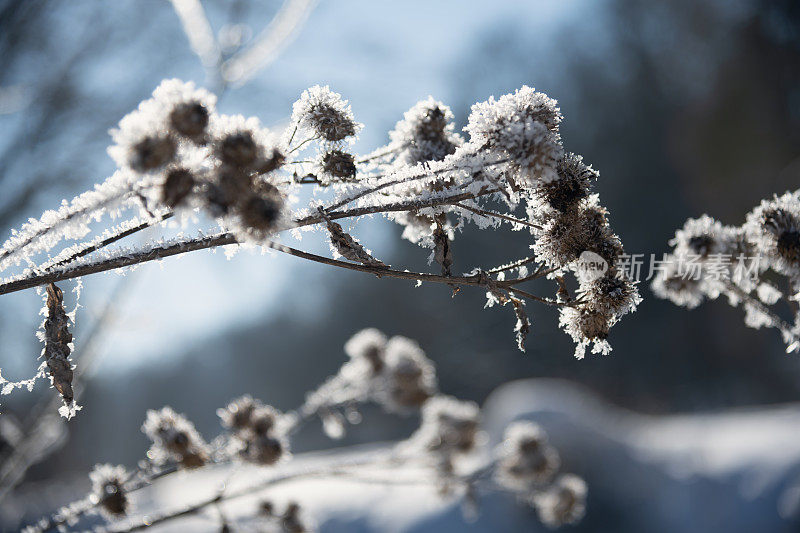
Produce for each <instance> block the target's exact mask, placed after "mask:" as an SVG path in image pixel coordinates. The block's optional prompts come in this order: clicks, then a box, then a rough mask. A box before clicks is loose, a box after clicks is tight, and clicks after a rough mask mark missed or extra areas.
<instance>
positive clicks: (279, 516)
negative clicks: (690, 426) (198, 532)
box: [27, 329, 586, 533]
mask: <svg viewBox="0 0 800 533" xmlns="http://www.w3.org/2000/svg"><path fill="white" fill-rule="evenodd" d="M345 351H346V353H347V355H348V356H349V359H348V360H347V361H346V362H345V363H344V364H343V366H342V368H341V369H340V371H339V372H338V373H337V374H336V376H334V377H332V378H331V379H329V380H328V381H326V382H325V383H324V384H323V385H322V386H321V387H320V388H319V389H318V390H317V391H315V392H313V393H311V394H309V395H308V398H307V400H306V402H305V404H304V405H302V406H300V407H299V408H297V409H296V410H293V411H291V412H288V413H281V412H280V411H278V410H277V409H275V408H273V407H271V406H268V405H265V404H263V403H262V402H260V401H259V400H256V399H254V398H252V397H251V396H243V397H241V398H238V399H235V400H233V401H231V402H230V403H229V404H228V405H227V406H225V407H223V408H220V409H219V410H218V411H217V414H218V415H219V418H220V421H221V424H222V427H223V428H224V431H223V432H222V433H221V434H220V435H219V436H218V437H216V438H215V439H213V440H212V441H210V443H209V444H206V443H205V441H204V440H203V438H202V437H201V436H200V435H199V434H198V433H197V431H196V430H195V428H194V425H193V424H192V423H191V422H190V421H189V420H187V419H186V418H185V417H184V416H182V415H179V414H177V413H176V412H175V411H174V410H173V409H171V408H170V407H164V408H163V409H160V410H157V411H156V410H152V411H148V412H147V415H146V420H145V423H144V425H143V427H142V431H144V432H145V433H146V434H147V436H148V437H149V438H150V439H151V440H153V447H152V448H151V449H150V451H148V452H147V453H146V455H145V458H144V459H143V460H142V461H140V462H139V464H138V465H137V467H136V468H135V469H133V470H131V471H126V469H125V467H123V466H111V465H98V466H97V467H95V469H94V470H93V471H92V473H91V474H90V479H91V482H92V488H91V492H90V494H89V495H87V496H86V497H85V498H83V499H81V500H78V501H76V502H74V503H72V504H70V505H68V506H66V507H64V508H62V509H60V510H59V511H58V512H56V513H55V514H53V515H52V516H49V517H45V518H43V519H41V520H40V521H38V522H37V523H35V524H33V525H31V526H29V527H28V528H27V531H28V532H35V531H46V530H48V529H51V528H61V529H63V528H65V527H67V526H77V525H78V524H80V521H81V519H82V517H84V516H85V515H90V514H100V515H101V518H102V519H104V520H105V522H106V523H105V525H104V527H105V528H106V529H108V530H112V531H120V532H121V531H138V530H141V529H146V528H148V527H151V526H158V525H162V524H165V523H168V522H177V521H179V520H181V519H182V518H185V517H187V516H191V515H197V516H208V517H209V518H210V519H211V520H215V519H217V520H219V522H220V524H219V525H220V529H221V530H224V531H231V530H239V527H240V526H241V527H242V528H245V526H247V527H251V526H252V530H258V531H262V530H267V531H283V532H287V533H301V532H305V531H312V530H313V517H308V516H305V515H306V514H307V513H305V512H304V510H303V507H302V501H299V502H295V501H291V500H290V501H288V502H281V503H276V501H275V500H274V499H273V497H272V495H270V489H271V488H273V487H275V486H277V485H279V484H281V483H284V482H288V481H292V480H300V479H326V478H333V477H336V478H342V477H344V478H345V479H348V480H350V481H351V482H354V483H358V482H363V483H368V484H379V485H380V484H387V485H390V484H391V485H396V484H398V483H408V484H410V485H412V486H419V485H423V486H425V485H428V486H434V487H436V488H437V489H438V492H439V494H440V497H441V498H443V499H447V500H456V501H458V500H461V501H462V502H463V503H464V504H465V505H469V506H471V507H476V506H479V504H480V499H479V497H480V495H482V494H485V493H490V492H497V491H499V492H508V493H511V494H512V495H513V496H515V497H516V499H517V500H518V501H519V502H521V503H523V504H526V505H530V506H532V507H533V508H534V509H536V511H537V513H538V515H539V517H540V519H541V521H542V523H544V524H546V525H547V526H549V527H558V526H560V525H563V524H574V523H576V522H577V521H578V520H580V519H581V517H582V516H583V514H584V511H585V499H586V485H585V483H584V482H583V481H582V480H581V479H580V478H578V477H576V476H574V475H571V474H565V475H561V476H560V477H558V478H556V475H557V474H558V471H559V469H560V466H561V462H560V460H559V457H558V452H556V451H555V448H553V447H552V446H551V445H550V444H548V443H547V437H546V435H545V433H544V432H543V430H542V429H540V428H539V427H538V426H536V425H534V424H532V423H529V422H520V421H518V422H514V423H513V424H511V425H510V426H509V427H508V428H507V430H506V432H505V435H504V439H503V442H501V443H500V444H499V445H498V446H497V448H496V449H495V450H491V449H488V446H487V445H486V438H485V437H484V435H483V432H482V430H481V426H480V408H479V407H478V405H476V404H475V403H473V402H467V401H462V400H459V399H457V398H453V397H451V396H444V395H441V394H439V393H438V392H437V391H436V388H435V378H434V368H433V363H432V362H431V361H430V360H429V359H428V358H427V357H426V356H425V354H424V352H423V351H422V349H421V348H420V347H419V346H418V345H417V344H416V343H415V342H414V341H412V340H410V339H407V338H405V337H399V336H396V337H392V338H387V337H386V336H385V335H384V334H383V333H381V332H380V331H378V330H376V329H366V330H363V331H361V332H359V333H357V334H356V335H354V336H353V337H352V338H351V339H350V340H349V341H348V342H347V344H346V345H345ZM393 354H394V355H393ZM395 358H397V359H399V360H403V361H413V363H411V364H410V365H409V366H410V367H411V368H413V369H416V371H414V372H407V373H406V377H404V378H402V379H401V380H400V381H401V382H403V381H406V380H407V379H408V380H410V381H413V382H414V383H415V384H414V385H411V386H410V388H411V390H417V389H419V387H420V386H421V384H422V383H424V384H425V386H427V387H429V388H428V389H426V390H425V392H426V394H425V395H412V396H413V398H414V401H410V402H402V403H401V404H400V405H401V406H402V408H403V409H402V410H400V409H395V408H396V407H398V404H397V399H390V398H392V396H393V394H392V393H391V390H392V389H391V387H389V386H388V383H387V381H388V382H389V383H391V382H392V381H393V380H395V379H396V378H392V377H391V374H392V373H393V372H394V371H393V370H392V366H393V364H394V363H393V362H392V359H395ZM401 366H405V365H401ZM417 371H418V372H417ZM408 375H414V376H416V377H415V378H414V379H410V378H408ZM423 375H424V376H426V377H422V376H423ZM423 396H424V398H423ZM401 397H405V395H401ZM368 401H377V402H379V403H381V404H382V405H384V407H387V410H391V411H392V412H398V411H399V412H401V413H402V414H403V415H406V416H409V415H416V416H418V417H419V418H420V420H421V422H420V426H419V428H418V429H417V430H416V431H415V432H414V433H413V434H412V435H410V436H409V437H408V438H407V439H406V440H404V441H400V442H398V443H395V444H392V445H388V446H383V447H380V448H377V449H374V450H373V451H367V452H365V451H363V449H361V448H360V449H361V450H362V451H361V452H359V454H356V455H354V456H349V457H348V456H346V455H344V456H342V455H341V454H326V455H325V456H324V459H320V456H317V458H315V460H314V461H313V462H312V463H311V464H310V465H305V466H304V467H303V468H293V466H294V465H293V461H294V460H295V458H294V457H291V456H290V454H289V448H290V440H291V436H292V435H293V434H294V433H295V432H296V431H298V430H299V429H300V428H301V427H302V425H303V424H304V423H306V422H308V421H310V420H313V419H314V418H316V417H321V418H322V420H323V424H325V418H326V417H330V416H332V415H331V414H332V413H335V412H338V411H340V410H349V412H350V413H354V412H357V411H356V410H357V409H358V407H359V406H360V405H361V404H363V403H364V402H368ZM347 420H348V421H349V422H351V423H357V420H355V419H354V418H353V417H352V416H349V417H347ZM340 429H341V431H343V430H344V428H343V427H342V428H340ZM334 436H338V435H334ZM225 465H227V468H228V472H229V474H228V476H227V477H226V479H227V481H226V483H224V484H223V485H222V488H220V490H219V491H218V492H217V493H216V494H215V495H214V496H213V497H211V498H208V499H203V500H200V501H197V502H195V503H190V504H189V505H188V506H184V507H180V508H176V509H161V510H158V511H157V512H152V511H148V512H147V513H146V514H137V513H138V511H137V509H136V508H135V505H134V504H133V503H132V502H133V501H135V500H134V499H133V498H132V495H133V494H134V493H136V492H137V491H140V490H142V489H144V488H146V487H148V486H151V485H152V484H154V483H156V482H157V481H158V480H159V479H162V478H164V477H166V476H174V475H176V473H177V472H180V471H182V470H186V469H196V468H206V469H209V468H216V469H219V468H223V467H225ZM234 465H235V468H234ZM245 466H249V467H251V468H259V469H260V470H259V477H258V479H257V480H256V481H254V482H248V483H247V484H242V486H238V485H235V484H234V483H233V482H232V481H233V477H235V476H236V475H237V473H239V472H241V470H242V468H244V467H245ZM401 472H415V474H414V475H413V476H407V475H406V476H402V475H399V473H401ZM176 482H182V483H192V482H193V481H192V480H191V478H189V477H186V476H181V475H180V474H178V477H177V479H176ZM247 496H259V498H260V500H259V501H260V504H259V505H258V506H256V507H254V508H253V509H252V510H251V512H250V514H246V515H244V516H243V515H242V513H241V512H240V511H239V512H237V513H236V514H234V513H232V512H230V513H229V512H228V511H227V509H226V505H227V504H228V503H229V502H231V501H232V500H235V499H238V498H243V497H247ZM209 508H215V510H216V513H214V514H213V515H210V514H204V513H203V511H204V510H206V509H209ZM477 509H478V510H479V507H477ZM247 530H251V529H247Z"/></svg>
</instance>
